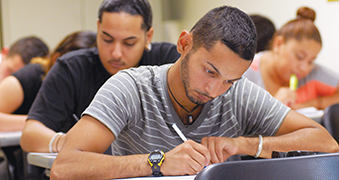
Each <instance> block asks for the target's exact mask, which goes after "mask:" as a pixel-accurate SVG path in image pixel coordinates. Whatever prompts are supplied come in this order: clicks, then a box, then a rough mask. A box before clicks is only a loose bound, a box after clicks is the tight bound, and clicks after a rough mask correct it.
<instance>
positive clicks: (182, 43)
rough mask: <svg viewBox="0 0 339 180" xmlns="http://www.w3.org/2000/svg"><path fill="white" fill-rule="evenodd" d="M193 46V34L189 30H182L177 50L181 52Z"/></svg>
mask: <svg viewBox="0 0 339 180" xmlns="http://www.w3.org/2000/svg"><path fill="white" fill-rule="evenodd" d="M192 46H193V37H192V34H191V33H189V32H188V31H186V30H185V31H182V32H181V34H180V36H179V39H178V42H177V50H178V52H179V53H180V54H183V53H184V52H187V51H189V50H190V49H191V48H192Z"/></svg>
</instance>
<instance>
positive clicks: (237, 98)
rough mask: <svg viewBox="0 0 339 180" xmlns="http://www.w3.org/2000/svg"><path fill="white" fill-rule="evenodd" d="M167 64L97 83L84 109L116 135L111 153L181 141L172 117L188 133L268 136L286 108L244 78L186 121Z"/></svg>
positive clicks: (193, 135) (196, 137) (192, 136)
mask: <svg viewBox="0 0 339 180" xmlns="http://www.w3.org/2000/svg"><path fill="white" fill-rule="evenodd" d="M168 67H169V64H167V65H162V66H141V67H139V68H131V69H128V70H123V71H120V72H118V73H117V74H115V75H114V76H112V77H111V78H110V79H108V80H107V81H106V83H105V84H104V85H103V86H102V87H101V88H100V90H99V91H98V93H97V94H96V96H95V97H94V99H93V101H92V102H91V104H90V105H89V107H88V108H87V109H86V110H85V111H84V113H83V114H87V115H90V116H92V117H94V118H96V119H98V120H99V121H100V122H102V123H103V124H104V125H106V126H107V127H108V128H109V129H110V130H111V131H112V133H113V134H114V135H115V137H116V139H115V140H114V142H113V143H112V153H113V155H130V154H147V153H149V152H150V151H152V150H155V149H161V150H163V151H164V152H167V151H169V150H171V149H173V148H174V147H176V146H178V145H179V144H181V143H182V140H181V139H180V137H179V136H178V134H177V133H176V132H175V131H174V129H173V128H172V124H173V123H176V124H177V125H178V127H179V128H180V129H181V131H182V132H183V133H184V135H185V136H186V137H187V138H188V139H192V140H194V141H196V142H201V139H202V138H203V137H205V136H227V137H238V136H253V135H257V134H262V135H264V136H272V135H274V134H275V133H276V131H277V130H278V129H279V127H280V125H281V123H282V121H283V120H284V118H285V116H286V115H287V113H288V112H289V110H290V109H289V108H288V107H286V106H284V105H283V104H282V103H281V102H280V101H278V100H276V99H274V98H273V97H272V96H271V95H270V94H269V93H268V92H266V91H265V90H263V89H261V88H260V87H258V86H257V85H255V84H254V83H252V82H251V81H249V80H248V79H246V78H243V79H241V80H240V81H237V82H236V83H234V84H233V85H232V87H231V88H230V89H229V90H228V91H227V92H225V93H224V94H222V95H221V96H219V97H217V98H215V99H213V100H211V101H209V102H208V103H206V104H205V105H204V107H203V109H202V111H201V114H200V116H199V117H198V118H197V119H196V120H195V121H194V123H193V124H192V125H189V126H186V125H184V124H183V123H182V122H181V120H180V119H179V117H178V115H177V114H176V112H175V110H174V108H173V105H172V104H171V101H170V98H169V94H168V91H167V87H166V71H167V69H168Z"/></svg>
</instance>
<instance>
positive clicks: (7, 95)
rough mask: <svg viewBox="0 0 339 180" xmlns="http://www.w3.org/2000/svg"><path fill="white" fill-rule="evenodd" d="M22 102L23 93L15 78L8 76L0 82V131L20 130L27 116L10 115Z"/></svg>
mask: <svg viewBox="0 0 339 180" xmlns="http://www.w3.org/2000/svg"><path fill="white" fill-rule="evenodd" d="M23 101H24V91H23V89H22V86H21V84H20V82H19V80H18V79H17V78H15V77H14V76H8V77H6V78H5V79H4V80H2V81H1V82H0V131H19V130H22V129H23V127H24V125H25V121H26V118H27V115H15V114H12V113H13V112H15V110H17V109H18V108H19V107H20V106H21V104H22V103H23Z"/></svg>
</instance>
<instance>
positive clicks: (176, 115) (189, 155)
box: [51, 6, 338, 179]
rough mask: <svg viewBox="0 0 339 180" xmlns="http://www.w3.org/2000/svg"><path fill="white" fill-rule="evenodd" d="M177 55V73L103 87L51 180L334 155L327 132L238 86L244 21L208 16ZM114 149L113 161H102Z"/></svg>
mask: <svg viewBox="0 0 339 180" xmlns="http://www.w3.org/2000/svg"><path fill="white" fill-rule="evenodd" d="M177 49H178V52H179V53H180V54H181V57H180V58H179V59H178V60H177V61H176V62H175V63H174V64H169V65H163V66H142V67H139V68H132V69H129V70H123V71H120V72H119V73H117V74H116V75H114V76H113V77H111V78H110V79H109V80H108V81H106V83H105V84H104V85H103V86H102V87H101V89H100V90H99V91H98V93H97V94H96V96H95V98H94V99H93V101H92V103H91V104H90V106H89V107H88V108H87V109H86V110H85V111H84V113H83V117H82V118H81V120H80V121H79V122H78V123H77V124H76V125H75V126H74V127H73V128H72V129H71V130H70V131H69V132H68V133H67V135H66V141H65V145H64V147H63V148H62V149H61V151H60V153H59V155H58V157H57V158H56V160H55V161H54V164H53V167H52V170H51V179H73V178H80V179H111V178H124V177H136V176H149V175H152V174H153V175H185V174H190V175H194V174H196V173H197V172H199V171H201V170H202V169H203V168H204V166H206V165H209V164H213V163H219V162H223V161H225V160H227V159H228V158H229V157H230V156H231V155H235V154H248V155H255V156H256V157H262V158H270V156H271V153H272V151H290V150H295V149H300V150H310V151H324V152H336V151H338V144H337V143H336V141H335V140H334V139H333V138H332V137H331V135H330V134H329V133H328V132H327V131H326V130H325V129H324V128H323V127H321V126H320V125H319V124H317V123H316V122H314V121H313V120H311V119H309V118H307V117H305V116H302V115H300V114H298V113H296V112H295V111H292V110H290V109H289V108H288V107H286V106H284V105H283V104H282V103H281V102H279V101H278V100H276V99H274V98H273V97H272V96H270V95H269V93H268V92H266V91H264V90H263V89H261V88H260V87H258V86H256V85H255V84H254V83H252V82H250V81H248V80H247V79H246V78H241V76H242V74H243V73H244V72H245V71H246V70H247V69H248V67H249V66H250V64H251V61H252V59H253V56H254V53H255V49H256V32H255V27H254V24H253V22H252V21H251V20H250V18H249V17H248V15H246V14H245V13H244V12H242V11H240V10H238V9H237V8H232V7H228V6H222V7H218V8H215V9H213V10H211V11H209V12H208V13H207V14H206V15H205V16H204V17H203V18H202V19H200V20H199V21H198V22H197V24H196V25H195V26H194V27H193V28H192V30H191V31H190V32H188V31H183V32H182V33H181V34H180V37H179V39H178V43H177ZM174 123H175V124H177V125H178V127H179V128H180V129H181V131H182V132H183V134H184V135H185V136H186V137H187V138H188V139H189V140H187V141H185V142H183V140H182V139H181V138H180V137H179V135H178V134H177V133H176V131H175V130H174V129H173V127H172V125H173V124H174ZM258 136H259V138H258ZM263 136H264V138H263ZM111 143H112V153H113V155H111V156H109V155H103V154H100V153H102V152H103V151H105V149H106V148H107V147H109V145H111ZM160 150H161V151H160ZM162 152H164V153H165V155H164V154H163V153H162ZM148 153H150V155H148ZM157 160H158V162H159V163H154V162H155V161H157ZM154 167H157V168H154Z"/></svg>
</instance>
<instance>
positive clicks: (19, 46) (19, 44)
mask: <svg viewBox="0 0 339 180" xmlns="http://www.w3.org/2000/svg"><path fill="white" fill-rule="evenodd" d="M48 53H49V49H48V47H47V45H46V44H45V43H44V42H43V41H42V40H41V39H39V38H37V37H34V36H30V37H25V38H22V39H20V40H18V41H16V42H15V43H14V44H13V45H12V46H11V47H10V48H9V52H8V56H9V57H10V56H13V55H16V54H17V55H20V56H21V58H22V60H23V62H24V63H25V64H28V63H29V62H30V61H31V59H32V58H34V57H45V56H47V55H48Z"/></svg>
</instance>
